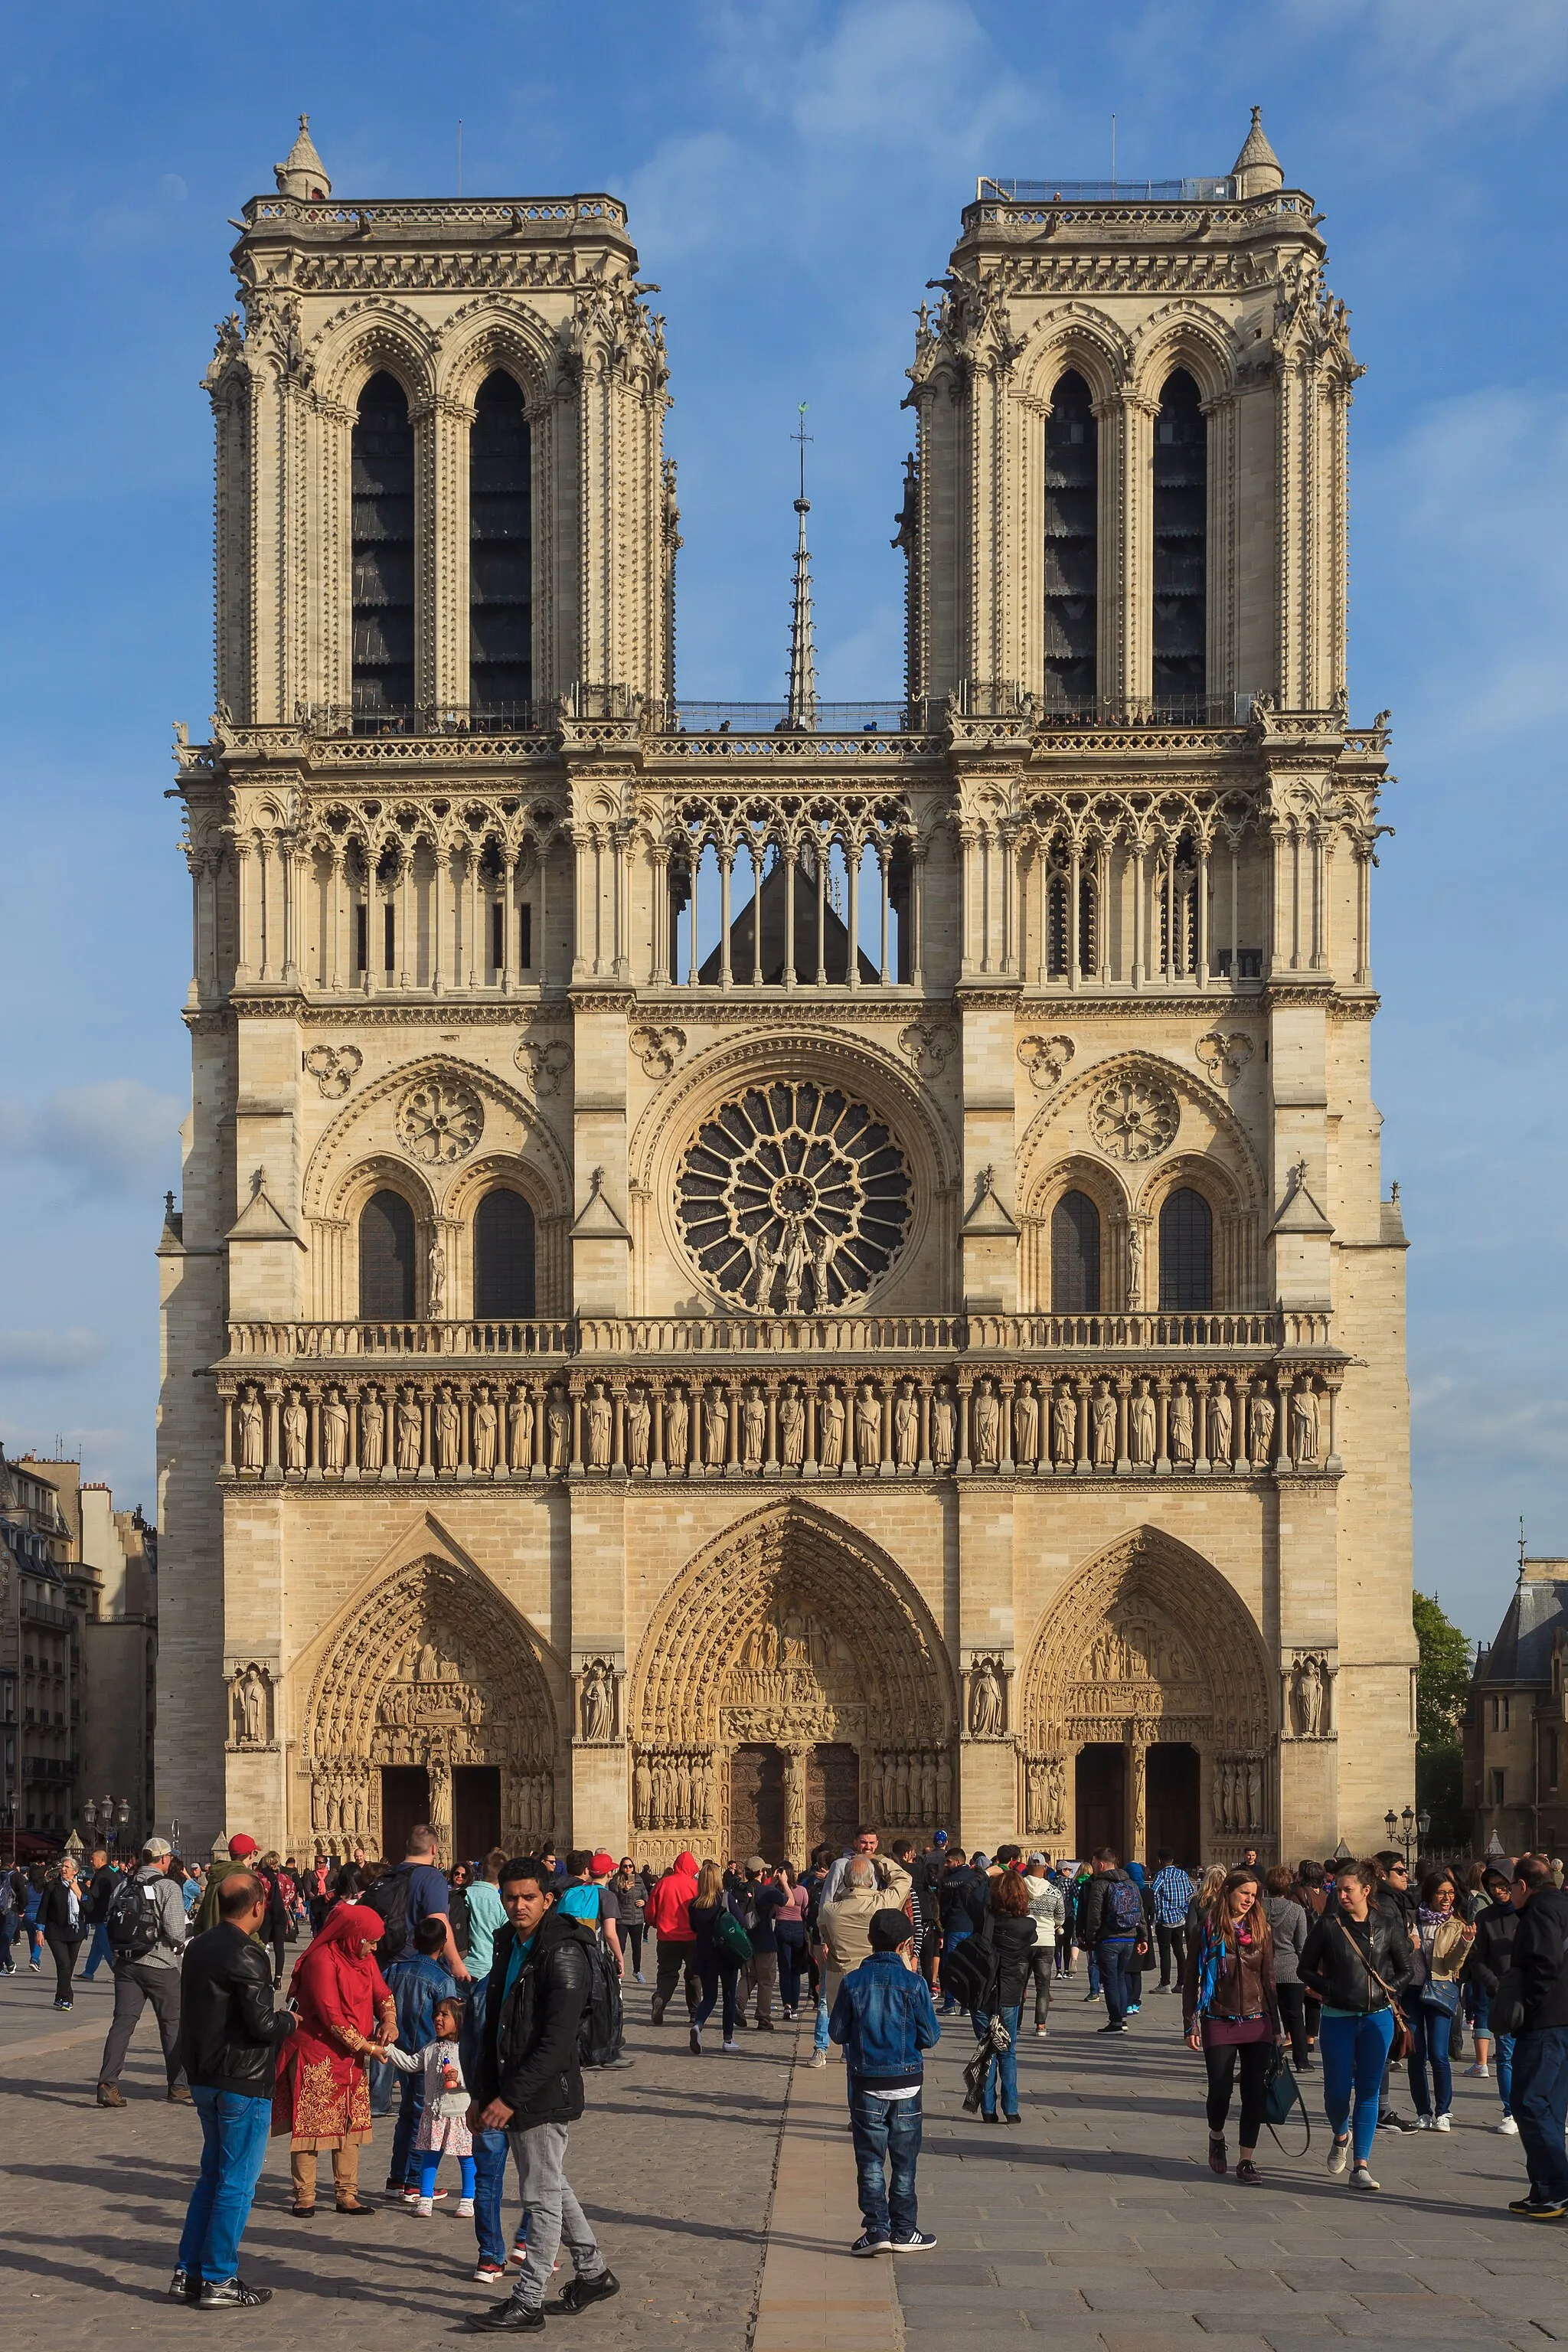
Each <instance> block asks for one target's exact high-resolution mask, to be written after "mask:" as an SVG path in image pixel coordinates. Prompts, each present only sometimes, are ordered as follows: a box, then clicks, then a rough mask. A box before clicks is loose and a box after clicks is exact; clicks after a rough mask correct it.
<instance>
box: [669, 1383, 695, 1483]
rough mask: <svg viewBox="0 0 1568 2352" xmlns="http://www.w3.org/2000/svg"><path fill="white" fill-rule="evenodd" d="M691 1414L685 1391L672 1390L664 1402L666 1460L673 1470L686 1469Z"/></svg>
mask: <svg viewBox="0 0 1568 2352" xmlns="http://www.w3.org/2000/svg"><path fill="white" fill-rule="evenodd" d="M689 1433H690V1413H689V1406H688V1404H687V1402H686V1391H685V1390H684V1389H671V1390H670V1391H669V1394H668V1396H667V1397H666V1399H665V1401H664V1458H665V1461H666V1463H667V1464H668V1466H669V1468H670V1469H671V1470H677V1471H679V1470H684V1469H685V1467H686V1450H687V1442H688V1438H689Z"/></svg>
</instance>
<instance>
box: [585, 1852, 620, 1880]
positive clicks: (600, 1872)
mask: <svg viewBox="0 0 1568 2352" xmlns="http://www.w3.org/2000/svg"><path fill="white" fill-rule="evenodd" d="M615 1866H616V1858H615V1855H614V1854H612V1853H596V1854H595V1856H594V1859H593V1861H592V1862H591V1863H590V1864H589V1865H588V1870H589V1874H590V1876H591V1877H594V1878H608V1876H609V1874H610V1873H611V1871H612V1870H614V1868H615Z"/></svg>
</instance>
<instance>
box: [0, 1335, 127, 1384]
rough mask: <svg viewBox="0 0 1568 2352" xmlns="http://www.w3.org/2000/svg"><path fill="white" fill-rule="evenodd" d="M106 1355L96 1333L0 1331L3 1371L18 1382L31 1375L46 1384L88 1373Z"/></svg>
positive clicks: (0, 1352) (0, 1365)
mask: <svg viewBox="0 0 1568 2352" xmlns="http://www.w3.org/2000/svg"><path fill="white" fill-rule="evenodd" d="M103 1353H104V1342H103V1341H102V1340H101V1339H100V1338H99V1336H98V1334H97V1332H96V1331H83V1330H81V1329H79V1328H72V1329H71V1330H68V1331H0V1371H6V1372H10V1373H12V1374H13V1375H14V1376H15V1377H16V1378H18V1379H25V1378H26V1377H27V1376H28V1375H29V1374H31V1375H32V1376H33V1377H34V1378H35V1379H42V1380H47V1379H49V1378H51V1377H53V1376H54V1375H56V1374H58V1373H62V1372H79V1371H85V1370H86V1369H87V1367H88V1366H89V1364H96V1363H97V1362H99V1360H100V1358H101V1357H102V1355H103Z"/></svg>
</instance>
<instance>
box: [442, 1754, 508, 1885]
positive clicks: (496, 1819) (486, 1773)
mask: <svg viewBox="0 0 1568 2352" xmlns="http://www.w3.org/2000/svg"><path fill="white" fill-rule="evenodd" d="M497 1845H500V1765H499V1764H457V1765H454V1766H453V1768H452V1859H453V1861H454V1862H483V1860H484V1858H485V1856H486V1854H487V1853H489V1851H490V1848H491V1847H492V1846H497Z"/></svg>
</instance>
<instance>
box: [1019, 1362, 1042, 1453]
mask: <svg viewBox="0 0 1568 2352" xmlns="http://www.w3.org/2000/svg"><path fill="white" fill-rule="evenodd" d="M1039 1451H1040V1401H1039V1399H1038V1397H1037V1395H1036V1394H1035V1391H1034V1389H1033V1388H1032V1387H1031V1386H1030V1384H1029V1382H1028V1381H1025V1383H1024V1385H1023V1387H1022V1388H1021V1389H1020V1390H1019V1391H1018V1392H1017V1394H1016V1396H1015V1398H1014V1399H1013V1458H1014V1460H1015V1461H1016V1462H1017V1463H1019V1464H1020V1465H1024V1464H1032V1463H1034V1462H1035V1461H1037V1459H1038V1457H1039Z"/></svg>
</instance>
